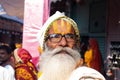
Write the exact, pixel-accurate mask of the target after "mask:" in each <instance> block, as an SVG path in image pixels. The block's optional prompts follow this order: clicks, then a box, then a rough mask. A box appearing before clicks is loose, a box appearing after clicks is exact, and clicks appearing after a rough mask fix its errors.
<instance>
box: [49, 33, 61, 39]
mask: <svg viewBox="0 0 120 80" xmlns="http://www.w3.org/2000/svg"><path fill="white" fill-rule="evenodd" d="M60 37H61V35H60V34H50V35H49V38H60Z"/></svg>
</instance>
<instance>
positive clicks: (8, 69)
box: [0, 65, 15, 80]
mask: <svg viewBox="0 0 120 80" xmlns="http://www.w3.org/2000/svg"><path fill="white" fill-rule="evenodd" d="M14 73H15V71H14V69H13V68H12V66H10V65H7V66H5V67H2V66H0V80H15V75H14Z"/></svg>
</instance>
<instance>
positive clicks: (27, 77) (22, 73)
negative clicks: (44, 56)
mask: <svg viewBox="0 0 120 80" xmlns="http://www.w3.org/2000/svg"><path fill="white" fill-rule="evenodd" d="M17 55H18V56H19V58H20V59H21V60H22V62H17V63H16V65H15V77H16V80H37V69H36V67H35V66H34V64H33V63H32V62H31V61H30V60H31V59H32V57H31V55H30V53H29V52H28V51H27V50H25V49H23V48H20V49H18V51H17Z"/></svg>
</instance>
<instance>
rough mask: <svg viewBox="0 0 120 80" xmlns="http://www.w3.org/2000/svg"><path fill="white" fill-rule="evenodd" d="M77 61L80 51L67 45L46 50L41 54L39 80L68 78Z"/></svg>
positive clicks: (66, 79) (62, 79)
mask: <svg viewBox="0 0 120 80" xmlns="http://www.w3.org/2000/svg"><path fill="white" fill-rule="evenodd" d="M60 51H62V52H60ZM79 61H80V53H79V52H78V51H77V50H73V49H71V48H68V47H65V48H63V47H59V48H56V49H54V50H47V51H45V52H44V53H43V54H42V55H41V60H40V71H41V72H42V76H41V80H68V78H69V76H70V74H71V72H72V71H73V70H74V69H75V68H76V65H77V64H78V63H79Z"/></svg>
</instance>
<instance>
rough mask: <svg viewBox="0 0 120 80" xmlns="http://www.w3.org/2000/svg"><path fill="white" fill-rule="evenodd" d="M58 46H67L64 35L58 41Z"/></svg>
mask: <svg viewBox="0 0 120 80" xmlns="http://www.w3.org/2000/svg"><path fill="white" fill-rule="evenodd" d="M59 46H62V47H66V46H67V41H66V39H65V37H62V40H61V41H60V42H59Z"/></svg>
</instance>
